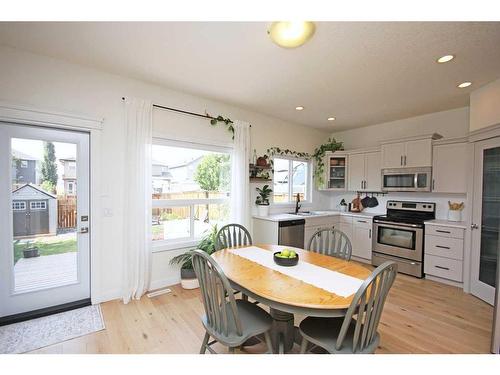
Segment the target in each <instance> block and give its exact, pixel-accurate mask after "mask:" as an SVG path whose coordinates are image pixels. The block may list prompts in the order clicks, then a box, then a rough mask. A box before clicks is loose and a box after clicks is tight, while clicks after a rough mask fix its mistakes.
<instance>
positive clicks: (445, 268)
mask: <svg viewBox="0 0 500 375" xmlns="http://www.w3.org/2000/svg"><path fill="white" fill-rule="evenodd" d="M434 267H436V268H440V269H442V270H446V271H449V270H450V269H449V268H448V267H443V266H434Z"/></svg>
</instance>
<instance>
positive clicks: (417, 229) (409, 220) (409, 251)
mask: <svg viewBox="0 0 500 375" xmlns="http://www.w3.org/2000/svg"><path fill="white" fill-rule="evenodd" d="M435 217H436V204H435V203H432V202H405V201H387V214H386V215H380V216H375V217H374V218H373V233H374V236H373V251H372V264H373V265H374V266H378V265H380V264H382V263H383V262H385V261H387V260H392V261H395V262H396V263H397V264H398V271H399V272H402V273H406V274H408V275H412V276H416V277H423V276H424V273H423V262H424V221H426V220H432V219H435Z"/></svg>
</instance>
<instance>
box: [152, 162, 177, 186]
mask: <svg viewBox="0 0 500 375" xmlns="http://www.w3.org/2000/svg"><path fill="white" fill-rule="evenodd" d="M151 172H152V176H153V193H154V194H162V193H166V192H169V191H170V182H171V181H172V174H171V173H170V171H169V168H168V165H166V164H165V163H162V162H161V161H157V160H153V165H152V171H151Z"/></svg>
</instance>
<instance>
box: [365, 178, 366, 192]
mask: <svg viewBox="0 0 500 375" xmlns="http://www.w3.org/2000/svg"><path fill="white" fill-rule="evenodd" d="M365 190H366V180H365Z"/></svg>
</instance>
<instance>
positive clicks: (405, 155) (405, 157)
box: [405, 155, 406, 165]
mask: <svg viewBox="0 0 500 375" xmlns="http://www.w3.org/2000/svg"><path fill="white" fill-rule="evenodd" d="M405 165H406V155H405Z"/></svg>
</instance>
